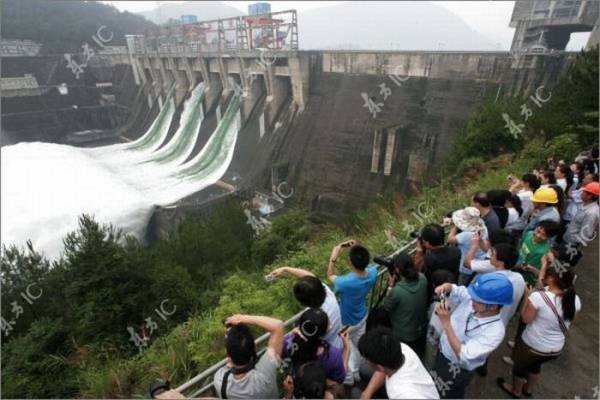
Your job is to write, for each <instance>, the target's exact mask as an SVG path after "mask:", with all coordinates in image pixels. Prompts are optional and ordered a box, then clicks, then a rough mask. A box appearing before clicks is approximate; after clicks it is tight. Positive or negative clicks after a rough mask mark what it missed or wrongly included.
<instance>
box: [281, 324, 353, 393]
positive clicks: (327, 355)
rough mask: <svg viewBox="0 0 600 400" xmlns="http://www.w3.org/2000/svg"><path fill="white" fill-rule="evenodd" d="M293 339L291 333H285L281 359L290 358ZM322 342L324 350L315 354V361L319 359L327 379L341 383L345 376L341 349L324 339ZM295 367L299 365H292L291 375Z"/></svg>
mask: <svg viewBox="0 0 600 400" xmlns="http://www.w3.org/2000/svg"><path fill="white" fill-rule="evenodd" d="M293 339H294V334H293V333H289V334H287V335H285V338H284V341H283V354H282V359H284V360H286V359H290V358H291V349H292V340H293ZM323 342H324V343H325V346H326V348H325V351H323V352H322V353H321V354H319V355H318V356H317V361H319V363H320V364H321V366H322V367H323V369H324V370H325V375H326V377H327V379H331V380H332V381H336V382H338V383H343V382H344V379H345V378H346V369H345V368H344V358H343V357H342V350H340V349H338V348H337V347H334V346H331V345H329V344H328V343H327V342H325V341H323ZM296 367H299V365H292V375H294V374H295V368H296Z"/></svg>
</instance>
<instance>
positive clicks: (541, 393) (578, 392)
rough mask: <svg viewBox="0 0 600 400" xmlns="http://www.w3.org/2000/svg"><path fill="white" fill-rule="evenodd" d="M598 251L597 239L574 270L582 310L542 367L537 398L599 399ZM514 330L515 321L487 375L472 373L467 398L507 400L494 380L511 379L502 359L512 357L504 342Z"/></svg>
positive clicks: (535, 396) (513, 335) (497, 351)
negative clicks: (559, 347)
mask: <svg viewBox="0 0 600 400" xmlns="http://www.w3.org/2000/svg"><path fill="white" fill-rule="evenodd" d="M598 248H599V246H598V241H597V240H596V241H594V242H592V243H590V245H589V246H588V247H587V248H586V249H585V251H584V253H583V257H582V259H581V260H580V261H579V264H578V265H577V267H575V268H576V274H577V280H576V282H575V288H576V290H577V294H578V295H579V297H580V298H581V311H580V312H579V314H578V315H577V317H576V318H575V319H574V320H573V324H572V325H571V328H570V330H569V335H568V337H567V343H566V345H565V348H564V350H563V353H562V355H561V356H560V357H559V358H558V359H557V360H555V361H550V362H548V363H546V364H544V365H542V374H541V382H540V384H539V385H537V386H536V387H535V388H534V390H533V397H534V398H536V399H556V398H562V399H565V398H566V399H573V398H581V399H590V398H598V388H599V382H598V347H599V334H598V332H599V325H598V323H599V321H598V319H599V316H598V270H599V266H598V264H599V263H598ZM516 329H517V324H516V318H515V319H513V321H512V322H511V324H510V325H509V326H508V328H507V330H506V337H505V340H504V343H503V344H502V345H501V346H500V348H498V350H496V351H495V352H494V353H493V354H492V355H491V357H490V361H489V364H488V375H487V376H486V377H480V376H478V375H477V374H475V376H474V377H473V380H472V381H471V384H470V385H469V387H468V388H467V393H466V397H467V398H476V399H489V398H500V399H502V398H508V396H507V395H506V394H505V393H504V392H503V391H502V390H501V389H500V388H499V387H498V386H497V385H496V378H497V377H499V376H502V377H504V378H505V379H512V375H511V368H512V367H509V366H508V365H506V364H505V363H504V362H502V356H507V355H510V354H511V349H510V348H509V347H508V346H507V344H506V342H507V341H508V340H513V339H514V337H515V332H516ZM523 398H525V397H523Z"/></svg>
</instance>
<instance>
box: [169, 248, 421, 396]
mask: <svg viewBox="0 0 600 400" xmlns="http://www.w3.org/2000/svg"><path fill="white" fill-rule="evenodd" d="M416 243H417V239H413V240H411V241H410V242H408V243H407V244H406V245H404V246H402V247H400V248H399V249H397V250H396V251H394V252H393V253H392V254H391V255H390V257H393V256H395V255H397V254H400V253H401V252H403V251H406V250H407V249H408V248H411V249H410V250H408V252H409V254H412V253H414V251H415V248H414V245H415V244H416ZM377 269H378V271H377V281H378V282H377V283H376V284H375V286H373V289H372V291H371V299H370V300H371V301H372V300H373V296H374V293H375V290H376V287H377V286H378V283H380V282H381V280H382V279H381V278H382V277H383V275H384V274H385V273H386V271H387V269H386V268H381V266H380V265H378V266H377ZM303 313H304V310H302V311H300V312H298V313H297V314H295V315H294V316H293V317H291V318H290V319H288V320H287V321H285V322H284V323H283V326H284V327H285V328H289V327H291V326H293V325H294V324H295V323H296V321H298V320H299V319H300V316H301V315H302V314H303ZM269 336H271V334H270V333H268V332H267V333H265V334H263V335H262V336H260V337H259V338H258V339H256V340H255V341H254V343H255V344H256V345H257V346H258V345H262V344H263V343H265V342H266V341H267V340H268V339H269ZM262 351H264V350H262ZM226 364H227V358H224V359H222V360H221V361H219V362H218V363H216V364H213V365H211V366H210V367H209V368H207V369H205V370H204V371H202V372H201V373H200V374H198V375H196V376H195V377H193V378H192V379H190V380H189V381H187V382H185V383H184V384H182V385H180V386H178V387H177V388H176V389H175V390H177V391H178V392H179V393H182V392H183V391H184V390H187V389H189V388H190V387H192V386H194V385H196V384H197V383H198V382H201V381H203V380H205V379H207V378H209V377H211V376H213V375H214V374H215V372H217V371H218V370H219V369H220V368H222V367H223V366H224V365H226ZM212 386H213V384H212V382H210V383H209V384H207V385H205V386H203V387H202V388H200V389H199V390H198V391H196V392H194V393H192V394H191V395H190V397H191V398H194V397H196V396H198V395H200V394H202V393H204V392H206V391H207V390H209V389H210V388H211V387H212Z"/></svg>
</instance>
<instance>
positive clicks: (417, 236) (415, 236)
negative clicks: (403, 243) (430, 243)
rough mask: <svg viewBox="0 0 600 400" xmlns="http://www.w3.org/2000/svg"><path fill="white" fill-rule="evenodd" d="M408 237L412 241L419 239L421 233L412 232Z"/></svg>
mask: <svg viewBox="0 0 600 400" xmlns="http://www.w3.org/2000/svg"><path fill="white" fill-rule="evenodd" d="M409 236H410V237H411V238H413V239H421V232H419V231H412V232H411V233H409Z"/></svg>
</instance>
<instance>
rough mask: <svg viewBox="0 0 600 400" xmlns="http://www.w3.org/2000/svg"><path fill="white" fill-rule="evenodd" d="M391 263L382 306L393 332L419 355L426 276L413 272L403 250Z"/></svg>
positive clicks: (422, 340) (424, 328) (422, 343)
mask: <svg viewBox="0 0 600 400" xmlns="http://www.w3.org/2000/svg"><path fill="white" fill-rule="evenodd" d="M393 266H394V269H393V272H392V273H390V277H389V279H390V280H389V288H388V294H387V296H386V298H385V301H384V303H383V307H384V308H385V309H386V311H387V312H388V314H389V317H390V320H391V322H392V331H393V332H394V335H395V336H396V337H397V338H398V339H399V340H400V341H401V342H403V343H405V344H407V345H408V346H410V347H411V348H412V349H413V350H414V351H415V353H417V355H418V356H419V357H423V355H424V352H425V335H426V333H427V324H428V320H427V307H428V302H427V298H428V293H427V278H425V275H423V274H422V273H420V272H419V271H417V269H416V268H415V264H414V262H413V260H412V258H411V257H410V256H409V255H408V254H406V253H400V254H398V255H396V256H395V257H394V259H393Z"/></svg>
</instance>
